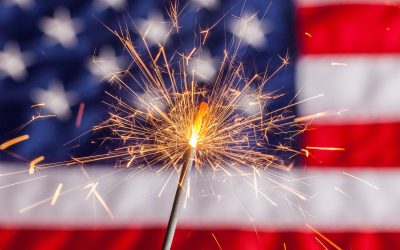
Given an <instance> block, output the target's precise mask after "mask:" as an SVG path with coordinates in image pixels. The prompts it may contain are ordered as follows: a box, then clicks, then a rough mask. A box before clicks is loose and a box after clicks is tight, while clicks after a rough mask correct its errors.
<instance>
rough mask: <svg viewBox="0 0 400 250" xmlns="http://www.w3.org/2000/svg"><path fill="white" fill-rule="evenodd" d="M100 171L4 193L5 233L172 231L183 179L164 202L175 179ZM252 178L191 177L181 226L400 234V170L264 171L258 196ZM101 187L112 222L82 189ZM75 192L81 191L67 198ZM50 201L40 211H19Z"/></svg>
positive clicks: (68, 174) (0, 192)
mask: <svg viewBox="0 0 400 250" xmlns="http://www.w3.org/2000/svg"><path fill="white" fill-rule="evenodd" d="M100 168H101V170H93V169H92V170H88V172H89V175H90V176H91V178H92V180H88V179H87V177H85V175H84V174H83V173H82V172H81V171H80V170H77V169H75V170H74V169H58V170H52V171H42V172H41V173H39V174H36V176H43V175H44V174H45V175H48V177H45V178H41V179H35V180H32V181H30V182H25V183H23V184H19V185H14V186H11V187H9V188H3V189H0V200H1V201H2V202H1V206H0V227H1V225H8V226H10V225H11V226H21V227H32V226H34V227H35V228H37V227H41V226H46V227H53V226H54V227H57V226H60V225H62V226H63V227H73V228H79V227H87V226H93V225H96V226H99V227H110V228H112V227H123V226H131V227H135V226H139V227H152V226H162V227H164V226H165V225H166V223H167V218H168V215H169V212H170V209H171V205H172V200H173V195H174V191H175V186H176V182H177V178H176V175H174V177H173V178H171V180H170V182H169V183H168V184H167V186H166V188H165V190H164V192H163V193H162V195H161V196H160V197H158V194H159V192H160V190H161V189H162V187H163V185H164V184H165V183H166V181H167V179H168V175H166V174H162V175H157V174H155V172H154V171H151V170H146V171H143V172H141V173H134V172H133V171H132V170H129V169H128V170H126V169H125V170H122V171H119V172H118V171H116V170H115V169H111V168H110V169H106V167H105V166H103V167H100ZM15 170H16V169H15ZM10 171H11V169H10V168H6V167H4V168H3V173H5V172H10ZM231 172H232V173H233V171H231ZM250 173H251V174H249V175H248V176H236V177H232V176H231V177H228V176H226V174H223V173H222V171H221V172H218V173H215V174H213V175H210V176H208V174H205V173H203V174H202V175H199V174H198V173H197V174H196V173H192V175H191V188H190V189H191V194H190V198H189V199H188V202H187V207H186V208H185V209H183V210H182V213H181V217H180V220H179V225H180V226H186V227H192V228H238V229H248V228H251V229H253V225H254V226H256V227H257V228H258V229H263V228H265V229H274V230H292V229H303V228H305V226H304V224H305V223H309V224H311V225H314V226H316V227H318V228H319V229H327V230H329V229H334V230H357V229H365V228H368V229H375V230H400V216H399V211H400V185H398V184H399V177H400V170H397V169H388V170H382V171H381V170H379V171H376V170H373V169H359V170H353V171H351V172H349V173H350V174H351V175H352V176H354V177H352V176H350V175H349V174H347V173H346V174H343V173H342V171H341V170H340V169H332V170H331V169H325V170H316V169H313V170H307V171H299V172H298V173H290V174H284V176H283V177H282V176H280V175H282V173H278V172H275V171H272V172H271V171H269V172H267V171H260V173H261V176H262V177H257V186H258V188H259V190H260V193H259V194H258V195H257V196H256V192H255V190H254V188H253V187H251V185H253V184H254V176H253V174H252V173H253V172H252V171H250ZM277 174H278V175H277ZM257 176H258V175H257ZM98 178H100V179H98ZM356 178H359V179H356ZM27 179H32V176H30V175H28V174H15V175H7V176H2V177H0V188H1V187H3V186H6V185H9V184H12V183H16V182H20V181H23V180H27ZM96 179H97V180H96ZM97 181H98V185H97V188H96V190H97V192H98V193H99V194H100V195H101V197H102V198H103V199H104V201H105V202H106V203H107V204H108V206H109V207H110V209H111V212H112V214H113V216H114V218H113V219H112V218H110V216H109V215H108V214H107V212H106V211H105V209H104V208H103V207H102V206H101V205H100V203H99V202H98V200H96V199H97V198H95V196H94V195H92V196H91V197H90V198H89V200H85V197H86V196H87V194H88V193H89V192H90V188H86V189H84V188H83V187H84V186H86V185H88V184H90V183H93V182H97ZM364 181H367V182H368V183H365V182H364ZM60 182H62V183H63V186H62V189H61V192H60V196H59V197H58V199H57V202H56V204H55V206H51V205H50V203H51V200H52V199H51V198H52V196H53V194H54V192H55V190H56V189H57V187H58V186H59V183H60ZM276 182H279V184H277V183H276ZM283 185H284V186H283ZM372 185H373V186H372ZM289 187H290V188H293V189H295V190H298V191H301V192H304V194H305V195H309V196H310V197H309V198H308V200H306V201H303V200H302V199H301V198H299V197H297V196H295V195H293V194H292V193H291V192H290V189H289ZM377 188H378V190H377ZM71 189H75V190H74V191H71V192H69V193H65V191H68V190H71ZM261 192H262V193H263V194H262V193H261ZM263 195H266V196H265V197H264V196H263ZM266 197H268V199H271V200H272V201H273V202H275V203H276V204H277V206H274V205H272V203H271V202H270V201H269V200H268V199H267V198H266ZM46 198H48V199H47V200H45V202H43V203H42V204H41V205H39V206H37V207H34V208H32V209H30V210H27V211H24V212H22V213H19V212H18V211H20V210H21V209H23V208H27V207H29V206H30V205H32V204H35V203H36V202H40V201H42V200H43V199H46Z"/></svg>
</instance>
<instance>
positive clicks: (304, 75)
mask: <svg viewBox="0 0 400 250" xmlns="http://www.w3.org/2000/svg"><path fill="white" fill-rule="evenodd" d="M296 85H297V89H298V91H299V99H300V100H305V99H307V98H310V97H313V96H317V95H319V94H324V96H323V97H321V98H317V99H314V100H312V101H306V102H304V103H302V104H300V105H299V112H300V114H301V115H311V114H315V113H319V112H330V113H334V112H340V111H342V110H347V111H346V112H343V113H340V117H338V116H328V117H325V118H321V119H318V121H321V122H329V123H330V122H332V123H334V122H339V123H343V122H348V123H368V122H379V121H383V122H387V121H399V120H400V56H391V55H381V56H377V55H370V56H350V55H324V56H321V55H319V56H305V57H302V58H300V59H299V62H298V65H297V79H296Z"/></svg>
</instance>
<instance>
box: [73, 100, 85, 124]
mask: <svg viewBox="0 0 400 250" xmlns="http://www.w3.org/2000/svg"><path fill="white" fill-rule="evenodd" d="M84 110H85V103H83V102H81V103H80V104H79V110H78V115H77V116H76V122H75V126H76V127H77V128H79V127H80V126H81V123H82V117H83V111H84Z"/></svg>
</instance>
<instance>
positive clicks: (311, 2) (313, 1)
mask: <svg viewBox="0 0 400 250" xmlns="http://www.w3.org/2000/svg"><path fill="white" fill-rule="evenodd" d="M295 2H296V4H297V5H300V6H301V7H303V6H320V5H343V4H381V5H393V4H397V3H399V2H400V0H295Z"/></svg>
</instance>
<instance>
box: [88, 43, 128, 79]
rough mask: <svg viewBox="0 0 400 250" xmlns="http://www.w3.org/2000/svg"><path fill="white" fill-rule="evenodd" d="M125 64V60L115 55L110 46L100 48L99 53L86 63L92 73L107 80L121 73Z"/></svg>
mask: <svg viewBox="0 0 400 250" xmlns="http://www.w3.org/2000/svg"><path fill="white" fill-rule="evenodd" d="M125 66H126V60H124V58H123V57H117V56H116V54H115V51H114V49H113V48H112V47H104V48H102V49H101V50H100V52H99V55H98V56H95V57H94V58H93V59H92V60H90V62H89V63H88V69H89V71H90V72H91V73H92V74H93V75H95V76H97V77H99V78H103V79H104V78H105V79H107V80H112V78H113V76H115V75H118V74H119V73H121V71H122V70H123V68H124V67H125Z"/></svg>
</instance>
